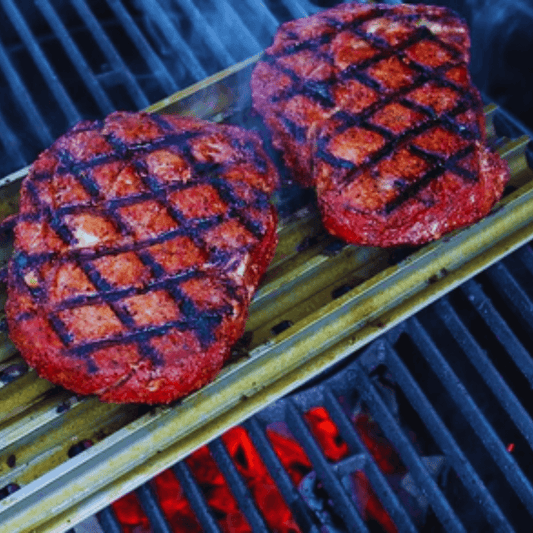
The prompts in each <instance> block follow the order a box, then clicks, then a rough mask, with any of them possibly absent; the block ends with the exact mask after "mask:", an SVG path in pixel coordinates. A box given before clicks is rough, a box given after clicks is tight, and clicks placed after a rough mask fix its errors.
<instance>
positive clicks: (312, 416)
mask: <svg viewBox="0 0 533 533" xmlns="http://www.w3.org/2000/svg"><path fill="white" fill-rule="evenodd" d="M304 416H305V419H306V420H307V423H308V424H309V426H310V427H311V432H312V433H313V435H314V436H315V438H316V440H317V441H318V444H319V445H320V447H321V448H322V451H323V452H324V455H325V456H326V457H327V458H328V459H329V460H330V461H340V460H341V459H344V458H345V457H346V456H348V455H349V454H350V450H349V449H348V445H347V444H346V442H344V440H343V439H342V437H341V436H340V433H339V430H338V429H337V426H336V425H335V423H334V422H333V420H331V418H330V416H329V414H328V412H327V411H326V410H325V409H324V408H323V407H314V408H313V409H310V410H309V411H307V413H305V415H304Z"/></svg>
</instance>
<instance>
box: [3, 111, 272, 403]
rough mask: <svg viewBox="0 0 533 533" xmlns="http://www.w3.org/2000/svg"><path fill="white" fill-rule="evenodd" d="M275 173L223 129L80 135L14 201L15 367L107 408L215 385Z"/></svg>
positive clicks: (85, 129) (267, 251)
mask: <svg viewBox="0 0 533 533" xmlns="http://www.w3.org/2000/svg"><path fill="white" fill-rule="evenodd" d="M277 183H278V177H277V173H276V170H275V168H274V166H273V165H272V163H271V162H270V161H269V159H268V157H267V155H266V154H265V152H264V151H263V149H262V145H261V141H260V140H259V138H258V137H257V136H256V135H255V134H253V133H250V132H245V131H243V130H241V129H240V128H237V127H235V126H223V125H215V124H210V123H207V122H204V121H200V120H196V119H191V118H177V117H172V116H157V115H149V114H146V113H126V112H117V113H113V114H112V115H110V116H109V117H107V118H106V119H105V120H104V121H102V122H83V123H80V124H78V125H77V126H76V127H74V128H73V129H71V130H70V131H68V132H67V133H66V134H65V135H64V136H62V137H61V138H59V139H58V140H57V141H56V142H55V143H54V144H53V145H52V146H51V147H50V148H49V149H48V150H46V151H45V152H43V153H42V154H41V155H40V156H39V158H38V159H37V161H36V162H35V163H34V164H33V166H32V168H31V170H30V173H29V175H28V177H27V178H26V179H25V180H24V182H23V185H22V191H21V202H20V213H19V214H18V215H17V218H16V225H15V228H14V231H15V253H14V256H13V258H12V260H11V262H10V265H9V272H8V295H9V297H8V301H7V304H6V314H7V317H8V325H9V330H10V336H11V338H12V340H13V342H14V343H15V344H16V346H17V347H18V348H19V350H20V352H21V354H22V356H23V357H24V358H25V359H26V360H27V361H28V363H29V364H30V365H32V366H33V367H34V368H35V369H36V370H37V372H38V373H39V374H40V375H41V376H43V377H45V378H47V379H49V380H50V381H52V382H54V383H58V384H60V385H63V386H65V387H67V388H69V389H71V390H74V391H76V392H78V393H81V394H91V393H94V394H97V395H99V396H100V398H101V399H102V400H104V401H109V402H144V403H167V402H170V401H172V400H175V399H177V398H179V397H181V396H183V395H185V394H188V393H190V392H191V391H193V390H195V389H198V388H199V387H201V386H202V385H204V384H206V383H207V382H209V381H210V380H212V379H213V378H214V377H215V376H216V374H217V373H218V372H219V371H220V369H221V367H222V365H223V363H224V362H225V361H226V360H227V358H228V356H229V354H230V349H231V346H232V344H233V343H235V341H236V340H237V339H238V338H239V337H240V336H241V335H242V333H243V331H244V326H245V321H246V318H247V313H248V306H249V304H250V301H251V298H252V296H253V294H254V292H255V290H256V288H257V285H258V283H259V281H260V279H261V277H262V275H263V274H264V272H265V270H266V268H267V266H268V264H269V262H270V260H271V259H272V257H273V255H274V251H275V247H276V244H277V235H276V225H277V217H276V213H275V210H274V208H273V207H272V206H271V205H270V204H269V196H270V194H271V193H272V192H273V190H274V188H275V187H276V186H277Z"/></svg>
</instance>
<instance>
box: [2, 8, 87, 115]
mask: <svg viewBox="0 0 533 533" xmlns="http://www.w3.org/2000/svg"><path fill="white" fill-rule="evenodd" d="M1 2H2V6H3V7H4V9H5V11H6V13H7V15H8V16H9V18H10V20H11V22H12V23H13V26H15V29H16V30H17V33H18V34H19V35H20V38H21V39H22V42H23V43H24V44H25V46H26V48H27V49H28V52H29V53H30V55H31V57H32V58H33V60H34V61H35V65H36V66H37V68H38V69H39V71H40V72H41V74H42V75H43V78H44V79H45V81H46V83H47V84H48V87H49V89H50V91H51V92H52V94H53V95H54V97H55V99H56V100H57V102H58V103H59V105H60V106H61V109H62V111H63V112H64V113H65V116H66V117H67V119H68V122H69V124H74V123H75V122H79V121H80V120H81V116H80V114H79V113H78V110H77V108H76V106H75V104H74V102H73V101H72V100H71V98H70V96H69V95H68V93H67V91H65V88H64V86H63V84H62V83H61V82H60V81H59V79H58V77H57V74H56V73H55V71H54V69H53V68H52V66H51V65H50V63H49V62H48V59H46V56H45V55H44V53H43V51H42V50H41V47H40V46H39V44H38V41H37V39H36V38H35V36H34V35H33V33H32V31H31V30H30V28H29V27H28V25H27V24H26V21H25V20H24V18H23V17H22V15H21V14H20V11H19V10H18V8H17V6H16V5H15V4H14V3H13V2H12V1H11V0H1Z"/></svg>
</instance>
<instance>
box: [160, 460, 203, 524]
mask: <svg viewBox="0 0 533 533" xmlns="http://www.w3.org/2000/svg"><path fill="white" fill-rule="evenodd" d="M151 485H152V487H153V489H154V492H155V494H156V496H157V499H158V500H159V504H160V505H161V510H162V511H163V514H164V515H165V518H166V520H167V523H168V525H169V526H170V528H171V529H172V531H173V532H174V533H181V532H182V531H187V532H190V533H196V532H198V533H200V532H201V531H202V527H201V526H200V523H199V522H198V519H197V518H196V516H195V514H194V512H193V510H192V509H191V506H190V504H189V501H188V500H187V498H186V497H185V494H184V493H183V489H182V488H181V485H180V482H179V481H178V479H177V478H176V475H175V474H174V472H173V471H172V470H164V471H163V472H161V473H160V474H159V475H157V476H156V477H155V478H154V479H153V480H152V481H151Z"/></svg>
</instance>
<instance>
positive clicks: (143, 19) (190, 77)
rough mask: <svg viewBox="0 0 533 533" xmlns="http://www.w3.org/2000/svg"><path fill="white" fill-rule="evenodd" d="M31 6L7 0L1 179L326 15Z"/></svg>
mask: <svg viewBox="0 0 533 533" xmlns="http://www.w3.org/2000/svg"><path fill="white" fill-rule="evenodd" d="M334 3H338V2H331V5H333V4H334ZM28 6H29V4H28V5H26V4H24V3H21V4H19V3H17V2H15V0H1V2H0V18H1V19H2V21H3V27H2V35H1V36H0V128H1V130H2V136H1V137H0V175H5V174H8V173H10V172H14V171H15V170H17V169H19V168H20V167H21V166H24V165H28V164H30V163H31V162H32V161H33V160H34V159H35V157H36V156H37V154H38V153H39V152H40V151H41V150H43V149H44V148H45V147H47V146H49V145H50V144H51V143H52V142H53V140H54V139H55V138H56V137H58V136H59V135H61V134H62V133H63V132H64V131H65V130H66V129H67V128H68V127H70V126H73V125H74V124H75V123H76V122H77V121H79V120H81V119H90V120H94V119H98V118H101V117H102V116H103V115H106V114H109V113H110V112H112V111H113V110H115V109H124V110H139V109H142V108H145V107H147V106H149V105H150V104H151V103H153V102H156V101H158V100H161V99H162V98H164V97H166V96H168V95H169V94H172V93H173V92H175V91H177V90H179V89H181V88H184V87H188V86H189V85H191V84H193V83H194V82H196V81H198V80H202V79H204V78H205V77H207V76H209V75H211V74H214V73H215V72H218V71H220V70H223V69H224V68H227V67H229V66H231V65H233V64H235V63H237V62H239V61H243V60H244V59H246V58H248V57H250V56H251V55H254V54H257V53H258V52H261V51H262V50H263V49H264V48H265V47H267V46H268V45H269V44H270V41H271V39H272V35H273V34H274V32H275V31H276V29H277V27H278V26H279V24H280V23H281V22H283V21H285V20H289V19H290V18H295V17H302V16H307V15H310V14H312V13H313V12H316V11H317V10H318V9H321V8H319V7H317V6H315V5H314V4H312V3H310V2H308V1H307V0H284V1H283V2H275V1H274V0H268V1H265V2H254V1H253V0H247V1H246V2H239V3H238V4H237V5H235V6H233V5H232V4H229V3H225V4H223V3H219V2H214V1H210V0H202V1H201V2H193V1H192V0H179V1H178V0H142V1H134V0H106V1H105V2H95V1H92V0H73V2H65V1H59V2H56V1H54V2H52V1H51V0H36V2H35V7H36V9H28ZM236 36H238V38H236Z"/></svg>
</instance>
